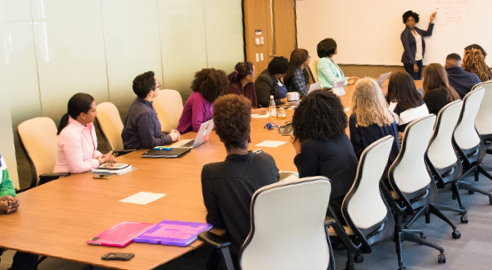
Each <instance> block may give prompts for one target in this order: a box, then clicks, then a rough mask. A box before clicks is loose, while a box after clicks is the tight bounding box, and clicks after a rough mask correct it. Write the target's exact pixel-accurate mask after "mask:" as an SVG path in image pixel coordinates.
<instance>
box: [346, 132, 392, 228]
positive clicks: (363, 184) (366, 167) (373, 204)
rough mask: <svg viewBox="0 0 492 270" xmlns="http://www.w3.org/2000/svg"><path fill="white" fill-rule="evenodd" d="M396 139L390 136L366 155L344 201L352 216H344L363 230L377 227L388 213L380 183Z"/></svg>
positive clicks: (379, 142)
mask: <svg viewBox="0 0 492 270" xmlns="http://www.w3.org/2000/svg"><path fill="white" fill-rule="evenodd" d="M393 140H394V138H393V136H391V135H388V136H386V137H384V138H382V139H379V140H377V141H375V142H374V143H372V144H371V145H369V146H368V147H367V148H366V149H365V150H364V152H362V155H361V158H360V160H359V166H358V167H357V175H356V177H355V181H354V184H353V185H352V188H351V189H350V191H349V193H348V194H347V196H346V197H345V199H344V202H343V204H344V208H345V207H346V209H347V213H348V215H349V217H345V216H344V217H345V218H346V219H350V220H351V221H352V223H353V224H354V225H355V227H357V228H359V229H368V228H370V227H372V226H374V225H376V224H377V223H379V222H381V221H382V220H383V219H384V218H385V217H386V215H387V213H388V210H387V208H386V204H385V203H384V201H383V198H382V197H381V192H380V190H379V181H380V179H381V176H382V175H383V172H384V170H385V168H386V164H388V157H389V154H390V151H391V147H392V145H393ZM345 204H348V205H347V206H345Z"/></svg>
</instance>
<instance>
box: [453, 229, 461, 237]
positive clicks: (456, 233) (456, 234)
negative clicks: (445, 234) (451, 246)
mask: <svg viewBox="0 0 492 270" xmlns="http://www.w3.org/2000/svg"><path fill="white" fill-rule="evenodd" d="M451 235H452V236H453V239H459V238H460V237H461V233H460V231H458V230H456V231H454V232H453V233H452V234H451Z"/></svg>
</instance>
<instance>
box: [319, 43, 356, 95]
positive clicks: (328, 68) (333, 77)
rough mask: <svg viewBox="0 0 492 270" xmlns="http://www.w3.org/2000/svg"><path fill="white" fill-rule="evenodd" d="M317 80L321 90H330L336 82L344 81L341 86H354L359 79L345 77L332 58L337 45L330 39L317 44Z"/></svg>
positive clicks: (336, 50)
mask: <svg viewBox="0 0 492 270" xmlns="http://www.w3.org/2000/svg"><path fill="white" fill-rule="evenodd" d="M317 49H318V50H317V51H318V57H319V62H318V79H319V82H320V84H321V85H320V87H321V88H332V87H333V85H334V83H335V82H336V81H340V80H342V81H344V84H343V85H347V84H354V83H355V82H356V81H357V80H358V79H359V78H358V77H355V76H352V77H345V75H344V74H343V71H342V70H341V69H340V67H339V66H338V65H337V63H336V62H335V60H333V56H334V55H335V54H337V52H338V48H337V43H336V42H335V40H334V39H332V38H325V39H323V40H322V41H320V42H319V43H318V48H317Z"/></svg>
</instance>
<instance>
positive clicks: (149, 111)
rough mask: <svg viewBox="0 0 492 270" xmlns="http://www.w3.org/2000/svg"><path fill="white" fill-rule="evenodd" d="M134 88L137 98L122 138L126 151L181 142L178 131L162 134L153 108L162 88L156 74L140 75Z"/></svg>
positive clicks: (131, 107)
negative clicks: (153, 102)
mask: <svg viewBox="0 0 492 270" xmlns="http://www.w3.org/2000/svg"><path fill="white" fill-rule="evenodd" d="M132 87H133V92H135V94H136V95H137V98H136V99H135V100H134V101H133V103H132V105H131V106H130V110H128V114H127V116H126V117H125V121H124V122H123V125H124V127H123V131H122V132H121V137H122V139H123V145H124V146H125V149H140V148H146V149H149V148H153V147H155V146H158V145H166V144H169V143H171V142H174V141H177V140H179V132H178V131H176V130H171V132H170V133H169V134H166V133H164V132H161V123H160V122H159V119H158V118H157V113H156V112H155V109H154V107H153V106H152V101H153V100H154V98H155V97H157V96H158V95H159V87H160V84H159V83H158V82H157V78H156V77H155V75H154V72H152V71H148V72H145V73H143V74H140V75H138V76H137V77H136V78H135V79H134V80H133V86H132Z"/></svg>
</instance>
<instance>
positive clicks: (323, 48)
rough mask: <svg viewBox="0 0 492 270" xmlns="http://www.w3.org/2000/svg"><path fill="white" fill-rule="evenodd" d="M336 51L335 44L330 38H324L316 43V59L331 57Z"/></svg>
mask: <svg viewBox="0 0 492 270" xmlns="http://www.w3.org/2000/svg"><path fill="white" fill-rule="evenodd" d="M336 49H337V42H336V41H335V40H334V39H332V38H325V39H323V40H322V41H320V42H319V43H318V47H317V52H318V57H319V58H323V57H331V56H332V55H334V54H335V50H336Z"/></svg>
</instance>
